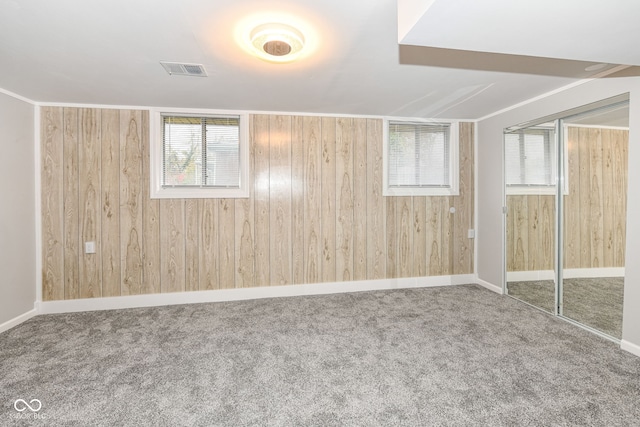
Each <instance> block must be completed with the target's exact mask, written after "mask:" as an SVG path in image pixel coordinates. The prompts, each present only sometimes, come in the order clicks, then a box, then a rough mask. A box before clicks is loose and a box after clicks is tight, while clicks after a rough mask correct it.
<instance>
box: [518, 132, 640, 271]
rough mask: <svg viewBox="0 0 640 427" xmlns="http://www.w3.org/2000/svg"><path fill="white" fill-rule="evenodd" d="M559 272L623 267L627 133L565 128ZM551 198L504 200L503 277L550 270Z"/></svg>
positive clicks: (551, 257) (552, 205) (551, 253)
mask: <svg viewBox="0 0 640 427" xmlns="http://www.w3.org/2000/svg"><path fill="white" fill-rule="evenodd" d="M567 144H568V146H567V153H568V159H567V164H568V168H567V171H566V176H567V179H568V182H569V188H568V190H569V191H568V194H566V195H565V196H564V267H565V268H602V267H624V256H625V245H626V242H625V236H626V218H627V153H628V146H629V132H628V131H626V130H618V129H608V128H587V127H571V126H570V127H568V129H567ZM554 222H555V198H554V196H536V195H531V196H507V271H535V270H552V269H553V246H554V233H555V230H554V226H555V225H554Z"/></svg>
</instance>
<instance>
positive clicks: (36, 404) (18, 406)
mask: <svg viewBox="0 0 640 427" xmlns="http://www.w3.org/2000/svg"><path fill="white" fill-rule="evenodd" d="M29 403H30V404H31V405H33V406H31V405H29ZM29 403H27V401H26V400H24V399H18V400H16V401H15V402H14V404H13V407H14V408H15V410H16V411H18V412H23V411H26V410H27V408H29V409H31V412H38V411H39V410H40V409H42V402H40V401H39V400H38V399H31V400H30V401H29Z"/></svg>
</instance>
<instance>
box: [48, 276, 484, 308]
mask: <svg viewBox="0 0 640 427" xmlns="http://www.w3.org/2000/svg"><path fill="white" fill-rule="evenodd" d="M475 282H476V278H475V275H473V274H460V275H454V276H430V277H408V278H401V279H380V280H359V281H350V282H327V283H314V284H308V285H289V286H265V287H258V288H241V289H218V290H209V291H193V292H174V293H166V294H148V295H131V296H121V297H106V298H86V299H75V300H65V301H43V302H41V303H40V305H39V310H38V312H39V314H51V313H72V312H79V311H95V310H116V309H123V308H135V307H155V306H162V305H177V304H195V303H203V302H222V301H240V300H250V299H261V298H279V297H292V296H302V295H323V294H337V293H346V292H361V291H375V290H385V289H403V288H426V287H434V286H450V285H462V284H467V283H475Z"/></svg>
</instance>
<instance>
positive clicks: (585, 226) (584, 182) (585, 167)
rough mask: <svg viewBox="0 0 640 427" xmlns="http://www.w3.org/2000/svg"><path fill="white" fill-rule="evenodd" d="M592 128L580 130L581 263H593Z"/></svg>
mask: <svg viewBox="0 0 640 427" xmlns="http://www.w3.org/2000/svg"><path fill="white" fill-rule="evenodd" d="M589 132H590V129H587V128H580V129H579V130H578V155H579V156H580V159H582V160H581V161H580V181H579V182H580V202H579V209H580V213H581V214H580V242H581V243H580V265H581V266H583V265H590V264H591V230H590V220H591V215H590V213H591V199H590V198H589V197H588V196H587V194H588V191H590V189H591V162H590V161H589V160H586V161H585V160H584V159H590V155H589V154H590V153H589Z"/></svg>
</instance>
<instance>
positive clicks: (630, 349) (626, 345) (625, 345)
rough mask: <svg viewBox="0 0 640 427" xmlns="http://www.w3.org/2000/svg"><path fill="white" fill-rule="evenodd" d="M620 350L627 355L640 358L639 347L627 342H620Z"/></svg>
mask: <svg viewBox="0 0 640 427" xmlns="http://www.w3.org/2000/svg"><path fill="white" fill-rule="evenodd" d="M620 348H621V349H623V350H625V351H628V352H629V353H631V354H633V355H636V356H638V357H640V345H637V344H633V343H630V342H629V341H625V340H622V341H620Z"/></svg>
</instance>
